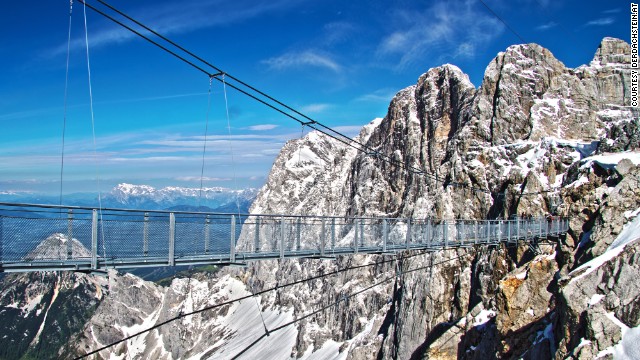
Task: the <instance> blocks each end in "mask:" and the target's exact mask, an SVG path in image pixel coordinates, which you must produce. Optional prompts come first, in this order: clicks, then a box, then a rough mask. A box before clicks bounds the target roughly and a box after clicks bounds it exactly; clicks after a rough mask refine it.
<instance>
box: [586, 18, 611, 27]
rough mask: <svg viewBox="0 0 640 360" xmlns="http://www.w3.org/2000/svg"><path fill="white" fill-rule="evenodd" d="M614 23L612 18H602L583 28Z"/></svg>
mask: <svg viewBox="0 0 640 360" xmlns="http://www.w3.org/2000/svg"><path fill="white" fill-rule="evenodd" d="M613 23H614V19H613V18H612V17H604V18H600V19H596V20H591V21H589V22H588V23H586V24H584V26H606V25H611V24H613Z"/></svg>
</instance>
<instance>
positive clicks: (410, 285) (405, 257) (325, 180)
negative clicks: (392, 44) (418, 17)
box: [60, 38, 640, 359]
mask: <svg viewBox="0 0 640 360" xmlns="http://www.w3.org/2000/svg"><path fill="white" fill-rule="evenodd" d="M629 54H630V48H629V45H628V44H626V43H624V42H623V41H620V40H616V39H610V38H607V39H604V40H603V42H602V44H601V46H600V48H599V49H598V50H597V52H596V55H595V57H594V60H593V61H592V62H591V63H590V64H589V65H584V66H581V67H579V68H576V69H568V68H566V67H565V66H564V65H563V64H562V63H561V62H560V61H558V60H557V59H555V58H554V57H553V55H552V54H551V53H550V52H549V51H548V50H546V49H544V48H542V47H540V46H538V45H535V44H528V45H517V46H512V47H510V48H508V49H507V50H506V51H505V52H504V53H500V54H498V56H496V58H495V59H494V60H493V61H492V62H491V64H489V66H488V68H487V70H486V72H485V78H484V80H483V83H482V85H481V86H480V87H479V88H477V89H476V88H474V87H473V85H472V84H471V83H470V82H469V80H468V78H467V76H466V75H464V74H463V73H462V72H461V71H460V69H458V68H457V67H455V66H453V65H444V66H441V67H438V68H433V69H430V70H429V71H428V72H427V73H425V74H424V75H422V76H421V77H420V78H419V79H418V82H417V83H416V84H415V85H413V86H410V87H408V88H406V89H404V90H401V91H400V92H398V94H397V95H396V96H395V97H394V99H393V100H392V102H391V104H390V105H389V111H388V114H387V116H386V117H385V118H384V119H377V120H374V121H373V122H372V123H370V124H369V125H367V126H365V127H364V128H363V130H362V132H361V133H360V135H359V136H358V138H357V141H358V142H360V143H364V144H366V146H367V147H368V148H369V151H368V152H367V153H362V152H357V151H356V150H355V149H353V148H349V147H345V146H344V145H342V144H341V143H339V142H337V141H335V140H333V139H330V138H328V137H325V136H323V135H321V134H318V133H315V132H312V133H310V134H308V135H307V136H305V137H303V138H301V139H296V140H292V141H290V142H289V143H287V144H286V145H285V147H284V148H283V149H282V151H281V153H280V155H279V156H278V158H277V159H276V161H275V163H274V166H273V168H272V170H271V173H270V175H269V178H268V180H267V183H266V185H265V186H264V187H263V188H262V189H261V191H260V193H259V194H258V197H257V199H256V201H255V202H254V204H253V206H252V209H251V211H252V212H253V213H289V214H323V215H335V216H354V215H357V216H360V215H365V216H393V217H414V218H420V217H425V216H434V217H437V218H445V219H446V218H449V219H450V218H486V217H489V218H506V217H508V216H510V215H513V214H525V215H547V214H550V213H557V214H559V215H564V216H569V217H570V219H571V232H570V234H569V235H568V236H567V237H563V238H561V239H553V240H552V241H549V242H542V243H540V244H539V245H538V246H534V247H532V248H529V247H528V246H524V245H521V246H515V247H514V246H511V247H505V246H500V247H486V246H485V247H476V248H463V249H455V250H452V249H449V250H443V251H439V252H434V253H427V254H422V253H419V252H409V253H405V254H402V255H397V256H389V255H386V256H383V255H379V256H377V255H368V256H361V255H360V256H358V255H356V256H348V257H338V258H337V259H336V260H332V261H329V260H318V259H315V260H313V259H305V260H296V261H293V260H287V261H282V262H276V261H264V262H258V263H255V264H251V265H250V266H249V267H248V268H246V269H225V270H223V271H222V272H220V273H218V274H216V275H211V274H197V275H194V276H193V277H192V278H190V279H175V280H174V281H173V283H172V284H171V285H170V286H169V287H161V286H156V285H154V284H151V283H146V282H142V281H141V280H139V279H135V278H134V277H132V276H129V275H126V276H121V275H116V274H111V277H110V278H111V281H110V283H109V293H108V295H107V296H105V297H104V298H103V299H102V300H101V301H100V304H99V305H98V306H97V309H96V311H95V314H93V315H92V316H91V319H90V320H89V321H88V322H87V323H86V324H85V325H84V327H83V328H82V330H81V331H80V332H78V333H76V334H75V335H74V337H73V338H72V340H71V341H69V342H68V343H67V345H66V347H63V348H62V350H60V351H61V353H62V354H63V355H64V356H69V357H72V356H73V355H74V354H82V353H84V352H86V351H88V350H90V349H95V348H98V347H100V346H103V345H106V344H108V343H109V342H111V341H114V340H117V339H119V338H123V337H125V336H128V335H131V334H133V333H135V332H137V331H139V330H142V329H144V328H148V327H151V326H153V325H154V324H158V323H162V322H163V321H165V320H167V319H170V318H172V317H175V316H176V315H177V314H180V313H187V312H189V311H191V310H195V309H202V308H205V307H208V306H211V305H215V304H220V303H222V302H224V301H227V300H230V299H235V298H238V297H240V296H245V295H251V294H254V293H256V292H259V291H262V290H264V289H270V288H276V289H275V290H274V291H269V292H266V293H264V294H262V295H259V296H254V297H248V298H247V299H246V300H243V301H240V302H236V303H232V304H229V305H224V306H221V307H216V308H215V309H212V310H208V311H203V312H200V313H198V314H196V315H190V316H186V317H183V318H181V319H180V320H178V321H175V322H172V323H170V324H168V325H164V326H162V327H159V328H157V329H154V330H153V331H151V332H149V333H145V334H144V335H142V336H139V337H136V338H134V339H131V340H129V341H127V342H124V343H122V344H120V345H118V346H117V347H114V348H111V349H109V350H105V351H103V352H101V353H100V357H103V358H108V357H110V356H112V355H113V354H114V353H115V354H116V355H118V354H124V353H126V354H128V356H130V357H132V358H166V359H169V358H187V357H196V358H197V357H201V358H209V357H212V358H232V357H233V356H235V355H237V354H240V353H242V356H244V357H246V358H258V357H261V358H289V357H291V358H305V359H312V358H318V359H320V358H330V359H334V358H337V359H373V358H377V359H389V358H390V359H421V358H434V359H450V358H451V359H452V358H470V359H471V358H477V359H484V358H493V357H497V358H526V359H539V358H554V357H557V358H565V357H573V358H584V359H587V358H592V357H593V356H595V355H598V354H602V355H603V356H604V355H606V354H607V353H615V352H620V351H623V350H624V349H623V346H622V345H618V346H617V347H615V344H617V343H618V342H620V340H621V339H622V340H623V341H622V343H624V339H625V336H626V339H627V342H628V341H629V339H630V337H629V335H625V334H628V333H633V332H632V331H631V330H629V329H633V328H636V327H637V326H638V325H639V324H640V316H639V315H638V314H640V312H639V311H638V309H640V307H639V306H640V303H639V299H640V296H639V291H640V290H638V288H637V285H636V282H637V281H635V279H637V276H638V275H640V274H639V272H640V264H639V263H638V257H637V256H636V255H635V251H634V249H635V248H637V246H638V245H637V242H634V240H635V239H637V238H638V237H640V234H639V233H638V231H640V225H638V224H637V223H638V222H640V220H637V219H640V217H638V216H637V215H638V213H640V210H639V209H640V192H638V189H639V188H640V180H639V179H640V168H639V167H638V166H637V165H638V164H639V163H640V155H638V154H639V152H638V150H639V149H638V147H639V144H640V134H639V130H638V128H639V124H638V115H639V112H638V110H637V109H633V108H631V107H629V106H628V105H629V92H628V88H627V87H628V84H629V81H628V80H629ZM609 152H615V153H614V154H609ZM384 158H391V159H393V160H394V161H395V162H396V163H389V162H385V161H383V159H384ZM623 159H626V160H623ZM398 162H399V163H402V164H403V166H399V165H398V164H397V163H398ZM408 168H412V169H420V172H418V171H407V170H406V169H408ZM241 240H242V239H241ZM363 265H371V266H366V267H359V266H363ZM354 266H355V267H358V268H356V269H352V270H348V271H342V272H339V273H338V274H336V275H331V276H326V277H322V278H318V279H316V280H313V281H306V282H300V283H297V284H296V285H293V286H288V287H286V288H280V286H282V285H283V284H287V283H290V282H294V281H297V280H301V279H306V278H309V277H313V276H317V275H319V274H328V273H331V272H334V271H339V270H343V269H347V268H350V267H354ZM372 284H378V285H376V286H372ZM359 291H362V293H358V294H357V295H353V294H355V293H356V292H359ZM351 295H353V296H351ZM329 305H332V306H329ZM322 308H325V310H322V311H317V312H316V310H318V309H322ZM312 313H313V315H309V314H312ZM307 315H308V316H307ZM302 317H304V319H303V320H302V321H300V322H297V323H296V324H294V325H291V326H288V327H284V328H282V329H281V330H278V331H273V329H276V328H277V327H279V326H280V325H283V324H285V323H287V322H289V321H291V320H293V319H300V318H302ZM621 324H622V325H621ZM267 330H269V332H267ZM263 335H264V337H263V338H260V337H261V336H263ZM266 335H268V336H266ZM632 343H633V342H632Z"/></svg>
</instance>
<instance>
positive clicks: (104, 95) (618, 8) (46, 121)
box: [0, 0, 630, 193]
mask: <svg viewBox="0 0 640 360" xmlns="http://www.w3.org/2000/svg"><path fill="white" fill-rule="evenodd" d="M88 1H89V3H90V4H96V6H97V5H98V4H97V3H96V2H95V1H92V0H88ZM484 3H485V4H486V5H488V6H489V7H490V8H491V9H492V10H493V11H494V12H495V13H496V14H498V15H499V16H500V17H501V18H502V19H504V21H506V22H507V23H508V24H509V26H510V27H511V28H512V29H513V30H515V32H517V33H518V35H519V36H520V37H522V38H523V39H524V40H525V41H526V42H535V43H539V44H541V45H542V46H545V47H547V48H548V49H550V50H551V51H552V52H553V53H554V55H555V56H556V57H557V58H558V59H560V60H561V61H562V62H564V63H565V64H566V65H567V66H569V67H576V66H579V65H581V64H584V63H588V62H589V61H590V60H591V59H592V57H593V54H594V52H595V50H596V48H597V46H598V44H599V43H600V41H601V39H602V38H603V37H605V36H613V37H618V38H622V39H624V40H626V41H629V39H630V35H629V32H630V31H629V3H628V2H622V1H607V2H605V1H565V0H559V1H550V0H515V1H506V0H484ZM110 4H112V5H113V6H115V7H117V8H119V9H120V10H122V11H124V12H125V13H128V14H129V15H132V16H133V17H135V18H137V19H139V20H141V21H142V22H144V23H145V24H147V25H148V26H150V27H152V28H154V29H156V30H158V31H160V32H161V33H163V34H165V35H167V36H168V37H170V38H171V39H173V40H174V41H176V42H178V43H179V44H181V45H183V46H184V47H186V48H188V49H190V50H191V51H193V52H195V53H196V54H198V55H200V56H201V57H203V58H205V59H206V60H208V61H209V62H211V63H213V64H215V65H216V66H218V67H219V68H222V69H223V70H224V71H226V72H227V73H229V74H231V75H233V76H235V77H237V78H240V79H241V80H243V81H245V82H247V83H249V84H251V85H253V86H255V87H257V88H258V89H260V90H262V91H265V92H267V93H269V94H270V95H272V96H274V97H275V98H277V99H279V100H281V101H283V102H285V103H286V104H288V105H290V106H292V107H294V108H296V109H298V110H300V111H301V112H303V113H305V114H307V115H309V116H310V117H312V118H314V119H316V120H318V121H320V122H322V123H324V124H326V125H329V126H333V127H337V128H338V129H339V130H342V131H344V132H346V133H348V134H350V135H355V134H356V133H357V131H358V129H359V128H360V127H361V126H362V125H364V124H366V123H368V122H369V121H370V120H372V119H374V118H376V117H383V116H384V115H385V114H386V110H387V107H388V104H389V101H390V99H391V98H392V96H393V95H394V94H395V93H396V92H397V91H399V90H400V89H402V88H404V87H407V86H409V85H412V84H414V83H415V82H416V81H417V79H418V77H419V76H420V75H421V74H422V73H424V72H426V71H427V70H428V69H429V68H431V67H435V66H438V65H441V64H444V63H452V64H455V65H457V66H459V67H460V68H461V69H462V70H463V71H464V72H465V73H467V74H469V76H470V79H471V81H472V82H473V84H474V85H476V87H477V86H479V85H480V83H481V81H482V76H483V73H484V70H485V68H486V66H487V64H488V63H489V62H490V61H491V59H492V58H493V57H495V55H496V54H497V53H498V52H499V51H503V50H504V49H506V48H507V47H508V46H509V45H512V44H517V43H521V40H520V39H519V38H518V37H517V36H516V35H514V33H513V32H511V31H510V30H509V29H507V28H506V27H505V25H504V24H503V23H502V22H501V21H500V20H499V19H498V18H496V17H495V16H494V15H493V14H492V13H491V12H490V11H489V10H488V9H487V8H486V7H485V6H484V5H483V3H482V2H481V1H480V0H466V1H465V0H462V1H459V0H450V1H404V0H398V1H379V0H367V1H362V0H353V1H344V0H322V1H320V0H269V1H256V0H235V1H227V0H202V1H178V0H156V1H147V0H139V1H124V0H111V1H110ZM3 8H4V9H3V10H4V11H3V13H2V15H0V16H1V19H2V21H1V22H0V30H1V31H0V39H1V44H2V46H0V66H1V68H2V81H0V124H1V126H2V131H1V132H0V192H6V191H34V192H49V193H56V192H57V191H59V189H60V183H59V179H60V163H61V161H60V152H61V140H62V123H63V118H64V84H65V68H66V67H65V64H66V47H67V30H68V21H69V16H68V13H69V2H68V1H64V0H58V1H42V2H37V3H35V4H31V3H29V4H26V3H22V2H16V1H14V2H7V3H6V4H4V7H3ZM87 26H88V38H89V52H90V64H91V85H92V93H93V105H94V116H95V133H96V154H94V145H93V140H92V129H91V115H90V108H89V88H88V81H87V60H86V53H85V52H86V47H85V43H84V18H83V8H82V4H80V3H79V2H77V1H76V2H74V8H73V16H72V30H71V31H72V35H71V53H70V65H69V86H68V111H67V128H66V133H65V134H66V135H65V136H66V137H65V139H66V140H65V141H66V146H65V167H64V169H65V171H64V183H63V192H64V193H73V192H85V191H86V192H97V189H98V187H97V184H96V181H95V179H96V176H98V177H99V178H100V179H101V182H100V183H101V185H100V187H101V190H102V191H108V190H109V189H110V188H111V187H112V186H113V185H115V184H117V183H119V182H130V183H134V184H149V185H153V186H167V185H176V186H189V187H198V186H199V183H200V170H201V161H202V145H203V137H204V132H205V122H206V121H205V120H206V114H207V101H208V97H207V91H208V88H209V79H208V78H207V76H206V75H204V74H202V73H200V72H199V71H197V70H195V69H193V68H191V67H190V66H188V65H186V64H184V63H182V62H180V61H179V60H177V59H175V58H173V57H171V56H170V55H168V54H166V53H165V52H163V51H161V50H159V49H158V48H156V47H153V46H152V45H150V44H148V43H146V42H144V41H143V40H141V39H139V38H137V37H136V36H135V35H133V34H131V33H129V32H127V31H126V30H124V29H122V28H120V27H118V26H117V25H115V24H113V23H111V22H109V21H108V20H106V19H104V18H103V17H101V16H100V15H98V14H96V13H94V12H93V11H91V10H90V9H87ZM227 90H228V91H227V96H228V104H229V115H230V123H231V127H230V129H227V119H226V113H225V100H224V94H223V89H222V85H221V84H220V83H218V82H214V84H213V86H212V94H211V107H210V112H209V141H208V143H207V152H206V156H205V171H204V173H205V177H204V180H205V181H204V184H205V186H224V187H230V188H236V187H237V188H243V187H247V186H261V185H262V184H263V182H264V180H265V177H266V176H267V174H268V171H269V169H270V168H271V165H272V162H273V160H274V158H275V156H276V155H277V153H278V151H279V149H280V148H281V146H282V145H283V144H284V142H286V141H287V140H289V139H293V138H297V137H300V135H301V133H302V131H303V130H304V129H302V128H301V126H300V125H299V124H297V123H295V122H294V121H292V120H290V119H288V118H286V117H284V116H283V115H280V114H278V113H277V112H274V111H273V110H271V109H268V108H267V107H265V106H263V105H261V104H258V103H255V102H254V101H251V100H250V99H248V98H247V97H245V96H244V95H242V94H240V93H238V92H236V91H234V90H232V89H227ZM229 130H230V131H229ZM229 132H230V133H231V136H229Z"/></svg>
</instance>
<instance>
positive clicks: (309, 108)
mask: <svg viewBox="0 0 640 360" xmlns="http://www.w3.org/2000/svg"><path fill="white" fill-rule="evenodd" d="M330 107H331V105H330V104H309V105H305V106H303V107H301V108H300V111H302V112H303V113H319V112H323V111H325V110H327V109H329V108H330Z"/></svg>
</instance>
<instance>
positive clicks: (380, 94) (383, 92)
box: [354, 88, 398, 102]
mask: <svg viewBox="0 0 640 360" xmlns="http://www.w3.org/2000/svg"><path fill="white" fill-rule="evenodd" d="M397 92H398V89H391V88H384V89H378V90H376V91H374V92H371V93H368V94H364V95H360V96H358V97H357V98H355V99H354V101H365V102H381V101H382V102H390V101H391V99H393V97H394V96H395V95H396V93H397Z"/></svg>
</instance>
